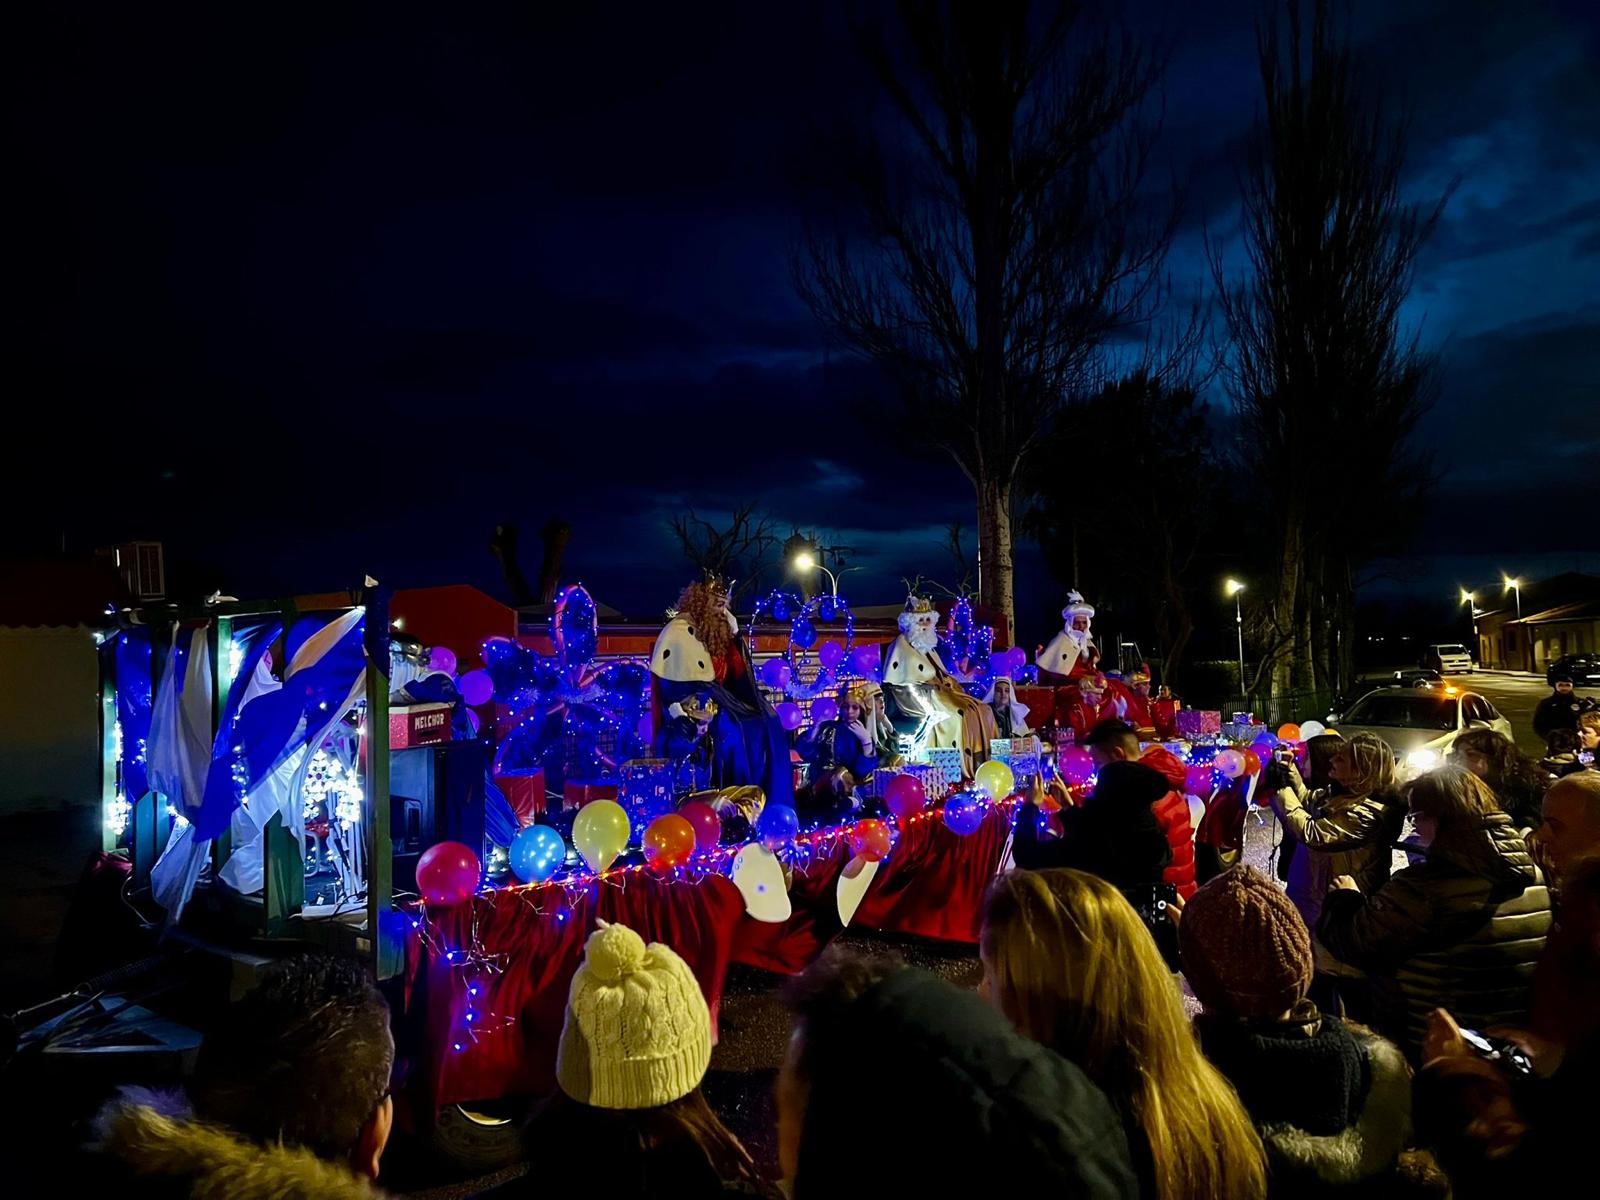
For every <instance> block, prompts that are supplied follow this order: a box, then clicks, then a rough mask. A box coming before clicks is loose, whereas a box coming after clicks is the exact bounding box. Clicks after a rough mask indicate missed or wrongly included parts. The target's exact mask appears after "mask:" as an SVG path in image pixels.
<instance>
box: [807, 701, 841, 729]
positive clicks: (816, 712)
mask: <svg viewBox="0 0 1600 1200" xmlns="http://www.w3.org/2000/svg"><path fill="white" fill-rule="evenodd" d="M838 716H839V702H838V701H837V700H835V699H834V698H833V697H832V696H818V697H817V698H816V699H815V700H813V701H812V702H811V723H812V724H813V725H821V724H822V723H823V722H824V721H833V720H836V719H837V718H838Z"/></svg>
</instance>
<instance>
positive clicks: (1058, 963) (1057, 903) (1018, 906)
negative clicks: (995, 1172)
mask: <svg viewBox="0 0 1600 1200" xmlns="http://www.w3.org/2000/svg"><path fill="white" fill-rule="evenodd" d="M979 953H980V956H981V958H982V960H983V989H982V990H983V992H984V994H985V995H986V996H987V997H988V998H989V1000H990V1002H991V1003H993V1004H994V1005H995V1006H996V1007H998V1008H999V1009H1000V1011H1001V1012H1003V1013H1005V1015H1006V1016H1007V1017H1009V1018H1010V1019H1011V1021H1012V1023H1013V1024H1015V1025H1016V1027H1017V1028H1018V1029H1019V1030H1020V1031H1021V1032H1023V1033H1025V1034H1027V1035H1028V1036H1029V1037H1031V1038H1033V1039H1034V1040H1035V1041H1038V1042H1041V1043H1043V1044H1044V1045H1046V1046H1049V1047H1050V1048H1051V1049H1053V1050H1055V1051H1056V1052H1057V1053H1058V1054H1060V1055H1062V1056H1063V1057H1065V1058H1067V1059H1069V1060H1071V1061H1072V1062H1074V1063H1076V1064H1077V1065H1078V1066H1079V1067H1081V1068H1082V1069H1083V1071H1084V1073H1085V1074H1087V1075H1088V1076H1089V1078H1090V1079H1091V1080H1093V1081H1094V1082H1095V1083H1096V1084H1098V1085H1099V1087H1100V1088H1101V1089H1102V1090H1103V1091H1104V1092H1105V1093H1106V1095H1107V1096H1109V1097H1110V1099H1111V1102H1112V1103H1113V1104H1115V1105H1116V1106H1117V1107H1118V1109H1119V1110H1120V1111H1121V1113H1122V1116H1123V1121H1124V1123H1125V1125H1126V1127H1127V1131H1128V1140H1129V1143H1130V1145H1131V1146H1132V1149H1133V1153H1134V1164H1135V1168H1136V1170H1137V1171H1138V1172H1139V1174H1140V1185H1141V1187H1140V1190H1141V1194H1142V1195H1144V1196H1146V1197H1149V1198H1151V1200H1224V1198H1227V1200H1260V1198H1261V1197H1264V1196H1265V1195H1266V1191H1267V1182H1266V1166H1265V1161H1264V1157H1263V1151H1262V1147H1261V1139H1260V1138H1259V1137H1257V1136H1256V1131H1255V1127H1254V1126H1253V1125H1252V1124H1251V1121H1250V1117H1249V1115H1248V1114H1247V1113H1246V1112H1245V1110H1244V1106H1243V1105H1242V1104H1241V1103H1240V1102H1239V1097H1238V1096H1237V1095H1236V1094H1235V1093H1234V1090H1233V1088H1232V1087H1231V1086H1230V1085H1229V1083H1228V1081H1227V1080H1226V1079H1224V1078H1223V1077H1222V1075H1221V1074H1220V1073H1219V1072H1218V1071H1217V1069H1216V1068H1215V1067H1213V1066H1212V1065H1211V1064H1210V1063H1209V1062H1207V1061H1206V1059H1205V1057H1204V1055H1202V1054H1201V1052H1200V1047H1199V1044H1198V1043H1197V1042H1196V1040H1195V1035H1194V1030H1193V1028H1192V1027H1191V1025H1190V1023H1189V1018H1188V1016H1187V1014H1186V1013H1185V1012H1184V1007H1183V999H1182V997H1181V996H1180V995H1179V993H1178V988H1177V984H1176V983H1175V982H1174V980H1173V977H1172V973H1171V972H1170V970H1169V969H1168V968H1167V965H1166V963H1165V962H1163V961H1162V958H1161V954H1160V952H1159V951H1158V950H1157V949H1156V944H1155V941H1154V940H1153V939H1152V938H1151V936H1150V933H1149V931H1148V930H1147V929H1146V928H1145V927H1144V924H1143V922H1142V921H1141V920H1140V918H1139V915H1138V913H1136V912H1135V911H1134V909H1133V906H1132V905H1131V904H1129V903H1128V901H1127V900H1125V899H1124V898H1123V896H1122V893H1121V892H1119V891H1117V889H1116V888H1114V887H1112V886H1111V885H1110V884H1109V883H1107V882H1105V881H1104V880H1102V879H1099V878H1097V877H1096V876H1093V875H1088V874H1085V873H1084V872H1082V871H1072V870H1064V869H1063V870H1049V871H1012V872H1010V873H1009V874H1006V875H1002V876H1001V877H1000V878H999V879H997V880H995V882H994V884H993V885H992V886H991V887H990V889H989V894H988V896H987V897H986V899H985V901H984V911H983V933H982V937H981V940H980V943H979Z"/></svg>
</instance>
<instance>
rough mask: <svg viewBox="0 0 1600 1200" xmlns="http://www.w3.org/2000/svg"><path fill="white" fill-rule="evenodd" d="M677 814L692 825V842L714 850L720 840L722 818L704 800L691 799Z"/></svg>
mask: <svg viewBox="0 0 1600 1200" xmlns="http://www.w3.org/2000/svg"><path fill="white" fill-rule="evenodd" d="M678 815H679V816H680V817H682V818H683V819H684V820H685V821H687V822H689V824H690V825H691V826H693V827H694V844H695V846H696V847H697V848H698V849H701V850H715V849H716V848H717V846H718V844H719V843H720V842H721V841H722V818H721V817H719V816H717V810H716V809H714V808H712V807H711V805H709V804H707V803H706V802H705V801H704V800H691V801H689V803H687V804H685V805H684V806H683V807H682V808H680V809H679V810H678Z"/></svg>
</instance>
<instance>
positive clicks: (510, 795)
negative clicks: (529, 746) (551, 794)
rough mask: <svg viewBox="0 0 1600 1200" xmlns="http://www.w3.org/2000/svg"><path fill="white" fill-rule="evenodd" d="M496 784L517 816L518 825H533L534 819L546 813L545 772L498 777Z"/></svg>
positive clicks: (495, 779)
mask: <svg viewBox="0 0 1600 1200" xmlns="http://www.w3.org/2000/svg"><path fill="white" fill-rule="evenodd" d="M494 782H495V786H496V787H498V788H499V789H500V793H501V795H503V796H505V798H506V803H507V804H509V805H511V811H512V812H514V813H516V814H517V824H518V825H532V824H533V819H534V817H536V816H538V815H539V814H540V813H542V812H544V772H543V771H527V772H518V773H517V774H515V775H496V776H495V777H494Z"/></svg>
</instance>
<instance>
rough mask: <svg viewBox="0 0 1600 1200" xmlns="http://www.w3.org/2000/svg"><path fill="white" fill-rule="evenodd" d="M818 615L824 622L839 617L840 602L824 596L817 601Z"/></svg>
mask: <svg viewBox="0 0 1600 1200" xmlns="http://www.w3.org/2000/svg"><path fill="white" fill-rule="evenodd" d="M817 615H818V616H819V617H821V618H822V619H823V620H824V621H831V620H833V619H834V617H836V616H838V615H839V602H838V601H837V600H835V599H834V598H833V597H832V596H824V597H822V599H821V600H819V601H817Z"/></svg>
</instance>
